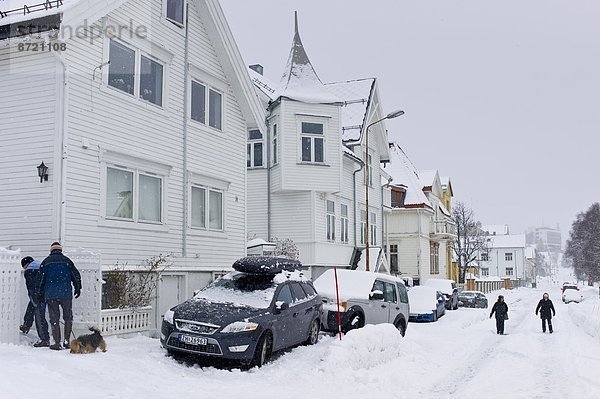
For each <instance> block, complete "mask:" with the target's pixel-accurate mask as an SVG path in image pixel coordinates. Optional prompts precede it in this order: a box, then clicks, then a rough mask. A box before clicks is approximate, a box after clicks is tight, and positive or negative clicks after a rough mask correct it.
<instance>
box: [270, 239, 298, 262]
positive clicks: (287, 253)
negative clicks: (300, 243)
mask: <svg viewBox="0 0 600 399" xmlns="http://www.w3.org/2000/svg"><path fill="white" fill-rule="evenodd" d="M271 241H272V242H274V243H275V245H276V246H275V251H274V252H273V256H280V257H282V258H288V259H295V260H297V259H298V258H299V257H300V251H299V250H298V247H297V246H296V244H295V243H294V241H293V240H292V239H290V238H284V239H279V238H277V237H275V238H274V239H273V240H271Z"/></svg>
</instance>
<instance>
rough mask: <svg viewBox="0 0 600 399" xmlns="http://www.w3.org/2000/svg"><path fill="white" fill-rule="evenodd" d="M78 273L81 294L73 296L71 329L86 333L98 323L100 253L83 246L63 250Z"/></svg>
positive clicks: (100, 286)
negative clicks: (79, 275) (76, 296)
mask: <svg viewBox="0 0 600 399" xmlns="http://www.w3.org/2000/svg"><path fill="white" fill-rule="evenodd" d="M65 255H66V256H68V257H69V258H70V259H71V260H72V261H73V263H74V264H75V267H76V268H77V270H79V274H81V295H80V296H79V298H73V331H74V333H75V334H76V335H79V334H88V333H89V331H88V329H89V328H90V327H91V326H99V325H100V321H101V320H100V309H101V307H102V266H101V263H100V254H99V253H96V252H93V251H89V250H86V249H83V248H77V249H75V250H72V251H68V252H65Z"/></svg>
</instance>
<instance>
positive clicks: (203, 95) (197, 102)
mask: <svg viewBox="0 0 600 399" xmlns="http://www.w3.org/2000/svg"><path fill="white" fill-rule="evenodd" d="M191 96H192V98H191V101H190V102H191V112H190V117H191V118H192V120H194V121H196V122H200V123H202V124H206V114H208V126H210V127H213V128H215V129H218V130H221V129H222V119H223V95H222V94H221V93H220V92H218V91H216V90H214V89H212V88H210V87H207V86H206V85H205V84H203V83H200V82H198V81H195V80H192V90H191ZM207 97H208V98H207ZM207 104H208V107H207Z"/></svg>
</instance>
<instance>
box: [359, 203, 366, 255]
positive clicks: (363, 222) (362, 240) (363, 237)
mask: <svg viewBox="0 0 600 399" xmlns="http://www.w3.org/2000/svg"><path fill="white" fill-rule="evenodd" d="M366 244H367V212H366V211H365V210H364V209H361V210H360V245H365V246H366Z"/></svg>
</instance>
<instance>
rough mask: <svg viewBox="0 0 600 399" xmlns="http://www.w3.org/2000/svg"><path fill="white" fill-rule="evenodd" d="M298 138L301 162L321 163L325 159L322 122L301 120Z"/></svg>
mask: <svg viewBox="0 0 600 399" xmlns="http://www.w3.org/2000/svg"><path fill="white" fill-rule="evenodd" d="M301 126H302V134H301V139H300V145H301V151H302V162H314V163H322V162H324V161H325V146H324V138H323V124H322V123H312V122H302V124H301Z"/></svg>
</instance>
